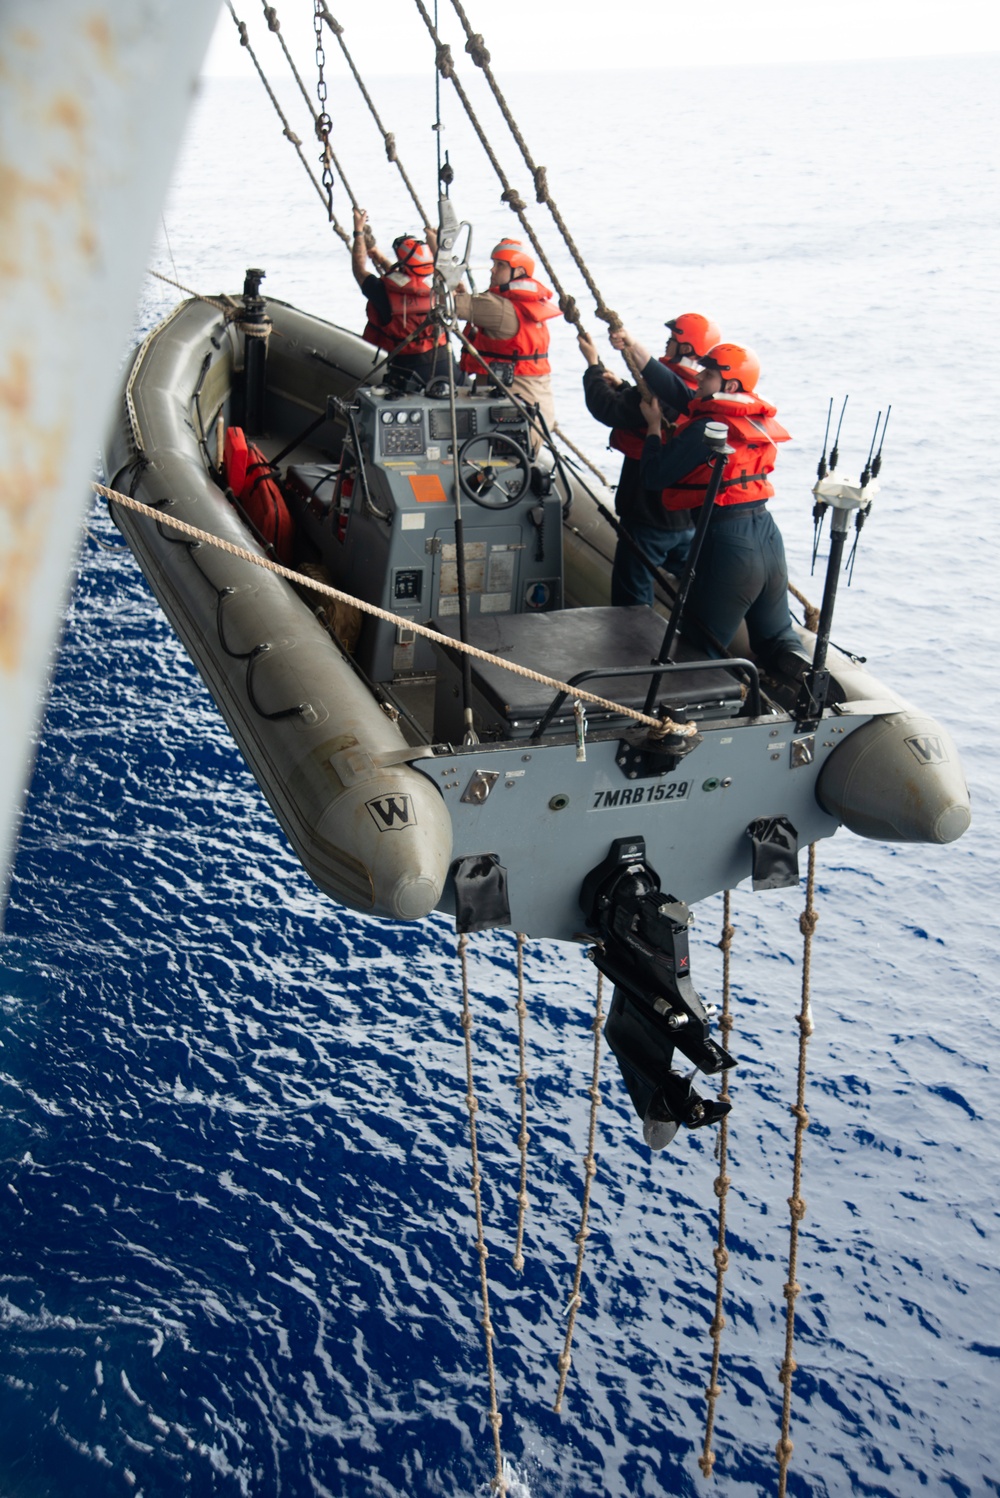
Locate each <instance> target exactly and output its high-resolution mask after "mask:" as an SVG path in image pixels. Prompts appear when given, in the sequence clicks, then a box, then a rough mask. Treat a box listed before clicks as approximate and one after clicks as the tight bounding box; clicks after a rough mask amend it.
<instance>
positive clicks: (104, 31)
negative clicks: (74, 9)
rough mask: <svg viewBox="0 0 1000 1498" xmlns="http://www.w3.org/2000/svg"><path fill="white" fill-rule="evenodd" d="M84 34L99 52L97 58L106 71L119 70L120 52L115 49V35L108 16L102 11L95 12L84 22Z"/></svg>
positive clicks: (113, 71)
mask: <svg viewBox="0 0 1000 1498" xmlns="http://www.w3.org/2000/svg"><path fill="white" fill-rule="evenodd" d="M83 34H84V36H85V37H86V38H87V39H88V41H89V42H90V43H91V46H92V47H93V49H94V51H95V52H96V53H97V60H98V62H99V63H100V65H101V67H103V68H104V70H105V72H107V73H115V72H117V69H118V54H117V52H116V50H115V44H114V36H113V34H112V30H111V26H110V23H109V22H108V18H107V16H106V15H104V14H103V13H101V12H100V11H98V12H95V14H94V15H92V16H91V17H90V18H89V19H88V20H87V21H85V22H84V25H83Z"/></svg>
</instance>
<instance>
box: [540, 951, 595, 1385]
mask: <svg viewBox="0 0 1000 1498" xmlns="http://www.w3.org/2000/svg"><path fill="white" fill-rule="evenodd" d="M603 995H604V974H603V973H601V972H599V973H598V974H597V999H596V1003H595V1012H594V1019H593V1022H592V1024H591V1029H592V1030H593V1032H594V1070H593V1075H592V1077H591V1080H590V1128H589V1130H588V1133H587V1153H586V1154H585V1155H584V1157H583V1170H584V1177H583V1206H582V1208H581V1212H580V1231H579V1232H578V1233H577V1234H576V1273H575V1274H574V1276H573V1289H572V1291H571V1292H570V1297H569V1302H568V1304H567V1311H568V1312H569V1321H568V1322H567V1325H566V1340H565V1342H564V1343H563V1350H562V1352H561V1353H560V1354H559V1359H558V1367H559V1388H558V1389H557V1390H556V1402H555V1404H554V1405H553V1407H552V1408H553V1409H554V1411H555V1413H556V1414H557V1415H560V1414H562V1401H563V1394H564V1393H565V1390H566V1379H567V1378H568V1377H569V1370H570V1364H571V1363H572V1361H573V1360H572V1357H571V1355H570V1348H571V1347H572V1345H573V1331H574V1328H575V1326H576V1313H577V1311H578V1310H579V1309H580V1284H581V1282H582V1280H583V1256H584V1252H585V1250H586V1246H587V1239H588V1238H589V1237H590V1229H589V1228H588V1226H587V1220H588V1218H589V1216H590V1188H591V1186H592V1184H593V1180H594V1176H595V1175H596V1174H597V1158H596V1156H595V1154H594V1141H595V1139H596V1137H597V1110H598V1108H599V1107H600V1106H601V1085H600V1078H601V1026H602V1024H603V1022H604V1010H603V1007H602V1000H603Z"/></svg>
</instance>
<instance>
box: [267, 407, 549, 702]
mask: <svg viewBox="0 0 1000 1498" xmlns="http://www.w3.org/2000/svg"><path fill="white" fill-rule="evenodd" d="M549 466H550V460H549V459H548V457H547V456H545V457H544V458H543V459H542V462H541V464H540V465H536V464H535V463H534V462H533V460H532V458H531V456H530V445H529V433H528V429H527V424H526V422H525V418H524V415H523V413H522V411H521V410H520V409H519V407H518V406H516V405H515V404H514V402H513V401H503V400H498V399H497V396H496V394H495V393H490V394H488V395H474V394H472V393H471V392H468V391H465V390H462V389H459V390H458V391H456V408H455V411H454V413H453V412H452V409H451V402H450V400H449V398H448V395H447V391H445V393H444V396H443V398H440V399H438V398H435V397H434V396H432V395H428V394H427V393H426V392H425V393H422V394H420V395H404V394H399V393H397V392H396V391H392V390H388V389H383V388H378V389H371V388H368V387H364V388H362V389H361V390H359V391H358V392H357V395H356V397H355V404H354V406H353V408H352V411H351V416H350V422H349V434H348V438H347V440H346V441H345V444H344V456H343V458H342V460H341V464H340V466H339V468H330V469H328V470H325V472H323V471H319V470H315V471H314V470H312V469H302V470H292V471H291V474H290V479H291V483H292V488H293V490H295V491H296V492H297V491H298V490H301V493H302V498H301V502H300V503H299V502H297V508H300V510H301V513H300V514H299V516H298V518H299V521H300V523H301V524H304V526H305V528H306V529H307V531H308V532H309V534H310V535H311V536H312V538H313V540H314V541H315V542H316V543H317V545H318V546H319V549H320V551H321V552H322V555H323V561H324V564H325V566H326V568H327V570H328V571H329V573H330V574H331V576H332V578H333V581H334V583H335V584H336V586H337V587H340V588H343V589H344V590H345V591H346V592H350V593H353V594H355V595H356V596H358V597H360V598H363V599H365V600H366V601H367V602H369V603H375V604H378V605H379V606H380V607H382V608H384V609H387V610H390V611H391V612H392V613H394V614H397V615H400V616H402V618H403V619H406V620H410V619H412V620H414V621H416V622H419V623H426V622H427V621H428V620H431V619H446V618H448V617H449V616H455V615H457V614H458V612H459V588H458V582H459V566H458V555H457V550H456V542H455V520H456V517H457V514H458V511H459V507H460V508H461V515H462V528H463V533H464V548H463V549H464V560H465V582H466V590H467V597H468V609H469V614H470V617H471V616H476V615H479V614H494V615H497V614H519V613H527V612H541V611H547V610H550V609H558V608H561V606H562V503H563V501H564V499H565V496H564V495H563V494H562V493H560V492H559V486H558V484H556V483H553V482H552V475H551V473H550V472H549V471H548V470H549ZM456 484H457V488H458V494H457V497H456ZM357 658H358V661H359V664H360V665H361V666H362V668H363V669H364V670H365V671H366V672H367V673H368V675H369V676H371V677H372V678H373V679H374V680H376V681H389V680H391V679H393V678H394V677H406V676H412V675H420V674H422V673H424V672H427V671H430V670H432V669H433V667H434V661H435V656H434V647H433V645H432V644H431V642H430V641H427V640H423V639H420V638H418V637H416V636H415V635H414V634H413V633H412V631H408V630H407V629H406V628H405V627H404V626H402V625H390V624H387V623H385V622H382V621H377V620H372V619H370V618H369V619H367V620H366V621H365V624H364V625H363V627H362V632H361V638H360V641H359V644H358V648H357Z"/></svg>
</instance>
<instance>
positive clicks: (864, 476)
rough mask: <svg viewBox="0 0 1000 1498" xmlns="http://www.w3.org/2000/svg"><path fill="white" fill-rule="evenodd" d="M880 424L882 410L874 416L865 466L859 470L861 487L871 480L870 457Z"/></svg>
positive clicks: (872, 453)
mask: <svg viewBox="0 0 1000 1498" xmlns="http://www.w3.org/2000/svg"><path fill="white" fill-rule="evenodd" d="M881 424H882V412H881V411H880V412H879V413H878V415H877V416H876V418H875V430H874V432H872V440H871V446H870V447H869V449H868V457H867V458H866V459H865V466H864V468H862V470H861V487H862V489H863V488H864V487H865V485H866V484H867V483H869V481H870V480H871V476H872V457H873V455H874V453H875V443H876V441H877V440H878V429H879V427H880V426H881Z"/></svg>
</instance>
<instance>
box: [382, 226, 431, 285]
mask: <svg viewBox="0 0 1000 1498" xmlns="http://www.w3.org/2000/svg"><path fill="white" fill-rule="evenodd" d="M392 248H393V250H394V252H395V255H396V260H397V262H398V264H399V265H401V266H402V268H403V269H404V270H408V271H409V272H410V274H411V275H412V276H429V275H431V274H432V273H433V270H434V256H433V255H432V254H431V252H430V248H429V247H428V245H427V243H426V241H425V240H423V239H418V238H417V237H416V235H415V234H401V235H400V236H399V238H398V239H394V240H393V241H392Z"/></svg>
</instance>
